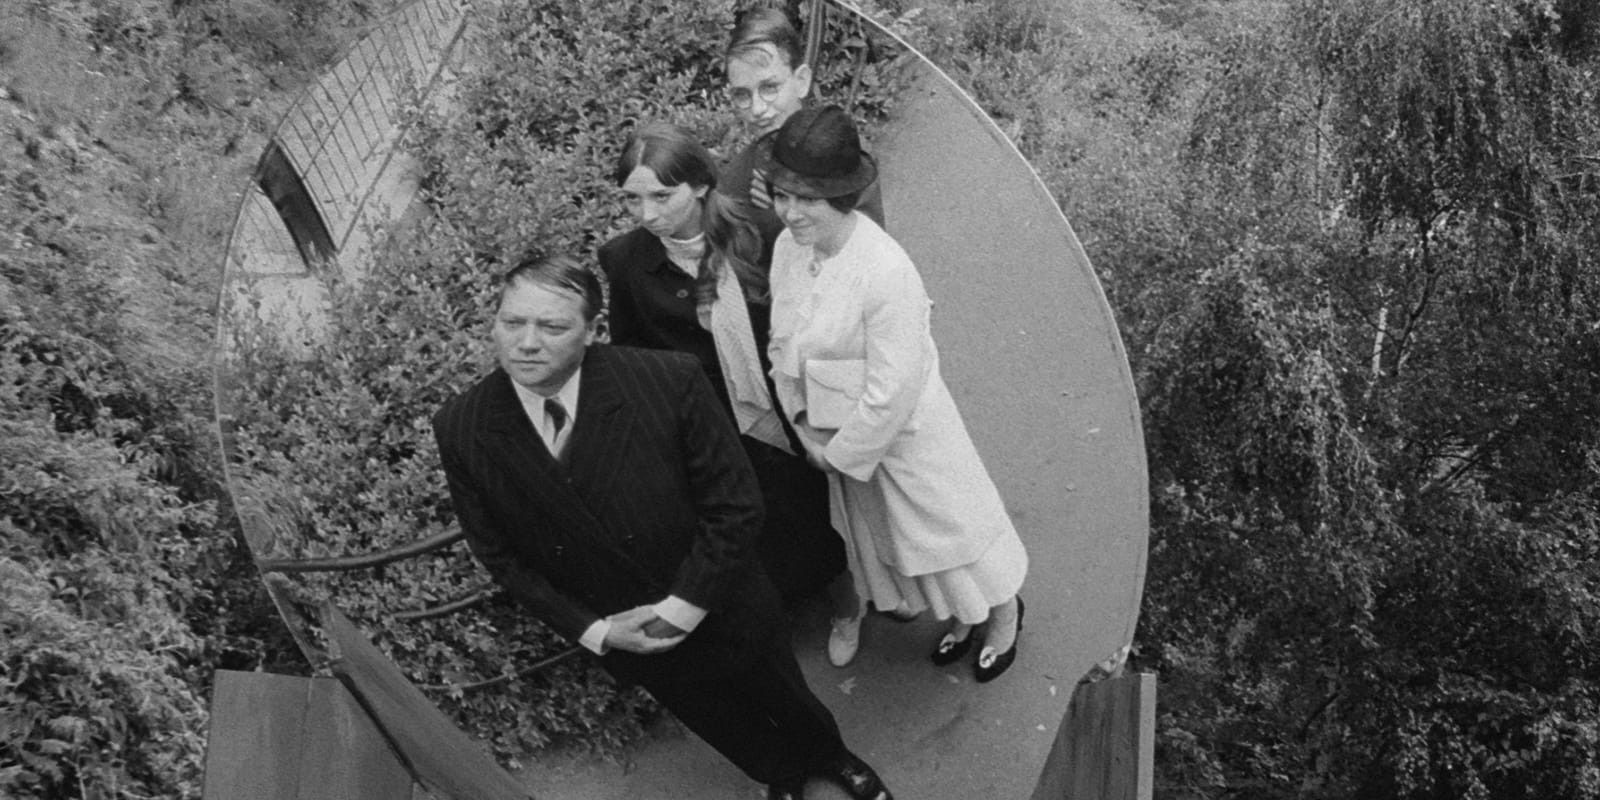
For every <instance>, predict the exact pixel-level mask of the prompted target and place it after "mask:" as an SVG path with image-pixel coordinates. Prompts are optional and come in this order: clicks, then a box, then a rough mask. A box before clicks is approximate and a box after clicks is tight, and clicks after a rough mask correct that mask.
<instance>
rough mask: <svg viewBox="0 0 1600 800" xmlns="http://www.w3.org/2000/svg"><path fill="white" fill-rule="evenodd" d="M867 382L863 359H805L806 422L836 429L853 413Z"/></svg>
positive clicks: (825, 428) (822, 427)
mask: <svg viewBox="0 0 1600 800" xmlns="http://www.w3.org/2000/svg"><path fill="white" fill-rule="evenodd" d="M866 384H867V362H866V359H861V358H811V359H807V360H806V389H805V391H806V421H807V422H808V423H809V424H810V425H811V427H813V428H821V429H824V430H838V429H839V428H842V427H844V424H845V422H847V421H848V420H849V419H850V415H851V414H854V413H855V410H856V401H857V400H859V399H860V398H861V393H862V391H864V390H865V389H866Z"/></svg>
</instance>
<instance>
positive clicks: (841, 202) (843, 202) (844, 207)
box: [767, 181, 866, 214]
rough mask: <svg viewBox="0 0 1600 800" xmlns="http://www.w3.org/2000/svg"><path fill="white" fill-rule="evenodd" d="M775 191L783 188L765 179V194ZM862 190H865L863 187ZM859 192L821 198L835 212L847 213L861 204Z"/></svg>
mask: <svg viewBox="0 0 1600 800" xmlns="http://www.w3.org/2000/svg"><path fill="white" fill-rule="evenodd" d="M776 191H783V190H782V189H779V188H777V187H775V186H773V185H772V181H767V196H768V197H771V196H772V193H773V192H776ZM862 191H863V192H864V191H866V190H864V189H863V190H862ZM861 194H862V192H851V193H849V194H841V195H839V196H838V197H827V198H823V199H825V200H827V201H828V205H830V206H832V207H833V210H834V211H837V212H839V213H841V214H848V213H850V212H851V211H854V210H855V209H856V206H859V205H861ZM794 196H795V197H799V195H794ZM801 199H815V198H801Z"/></svg>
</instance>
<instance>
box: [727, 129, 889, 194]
mask: <svg viewBox="0 0 1600 800" xmlns="http://www.w3.org/2000/svg"><path fill="white" fill-rule="evenodd" d="M777 141H778V137H777V136H776V135H771V136H765V137H763V138H762V139H761V140H760V141H758V142H757V143H756V159H755V162H756V169H758V170H761V173H762V174H763V175H765V176H767V182H768V183H770V184H772V188H774V189H778V190H780V191H782V192H784V193H785V194H788V195H792V196H794V197H814V198H817V199H823V200H825V199H827V198H830V197H843V196H844V195H847V194H855V193H856V192H859V191H861V190H863V189H865V188H867V187H868V186H871V185H872V182H873V181H875V180H877V179H878V162H877V161H876V160H874V159H873V158H872V155H871V154H870V153H862V154H861V164H860V165H859V166H857V167H856V170H855V171H854V172H852V173H850V174H848V175H834V176H826V177H818V176H812V175H802V174H800V173H798V172H795V171H794V170H792V169H789V168H788V167H786V166H784V165H782V164H780V163H778V160H777V159H776V158H773V156H772V146H773V144H774V143H775V142H777Z"/></svg>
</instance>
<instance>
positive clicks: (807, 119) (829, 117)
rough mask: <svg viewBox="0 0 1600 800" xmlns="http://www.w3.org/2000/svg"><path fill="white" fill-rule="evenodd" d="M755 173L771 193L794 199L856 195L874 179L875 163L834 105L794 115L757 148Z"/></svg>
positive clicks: (876, 173)
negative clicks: (776, 190)
mask: <svg viewBox="0 0 1600 800" xmlns="http://www.w3.org/2000/svg"><path fill="white" fill-rule="evenodd" d="M756 169H759V170H761V171H762V172H763V173H764V174H765V175H766V176H767V180H768V181H769V182H770V183H771V184H772V187H773V188H774V189H779V190H781V191H784V192H786V193H788V194H791V195H794V196H795V197H813V198H829V197H840V196H843V195H847V194H854V193H856V192H859V191H861V190H862V189H865V188H867V187H868V186H871V185H872V182H873V181H874V180H876V179H877V177H878V164H877V162H876V161H874V160H873V159H872V156H870V155H868V154H866V153H864V152H862V150H861V137H860V136H859V135H858V134H857V133H856V126H855V123H854V122H851V121H850V115H849V114H846V113H845V112H844V109H842V108H840V107H838V106H821V107H809V108H802V109H800V110H799V111H796V112H795V113H794V116H792V117H789V119H788V121H787V122H784V123H783V127H781V128H779V129H778V132H777V133H776V134H774V135H772V136H768V137H767V138H765V139H763V140H762V141H761V142H760V143H759V144H758V145H757V150H756Z"/></svg>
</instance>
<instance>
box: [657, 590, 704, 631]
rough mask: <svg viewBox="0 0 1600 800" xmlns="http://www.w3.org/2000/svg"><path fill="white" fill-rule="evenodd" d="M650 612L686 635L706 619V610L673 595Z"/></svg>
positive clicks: (668, 596)
mask: <svg viewBox="0 0 1600 800" xmlns="http://www.w3.org/2000/svg"><path fill="white" fill-rule="evenodd" d="M650 610H651V611H654V612H656V616H658V617H660V618H662V619H664V620H666V621H668V622H670V623H672V624H673V625H676V626H678V629H679V630H681V631H683V632H684V633H688V632H690V631H692V630H694V629H695V627H696V626H697V625H699V624H700V620H703V619H705V618H706V610H705V609H703V608H701V607H699V606H697V605H695V604H693V603H691V602H689V601H688V600H685V599H683V598H681V597H679V596H677V595H672V594H669V595H667V599H665V600H662V601H661V602H659V603H656V604H655V605H654V606H651V608H650Z"/></svg>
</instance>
